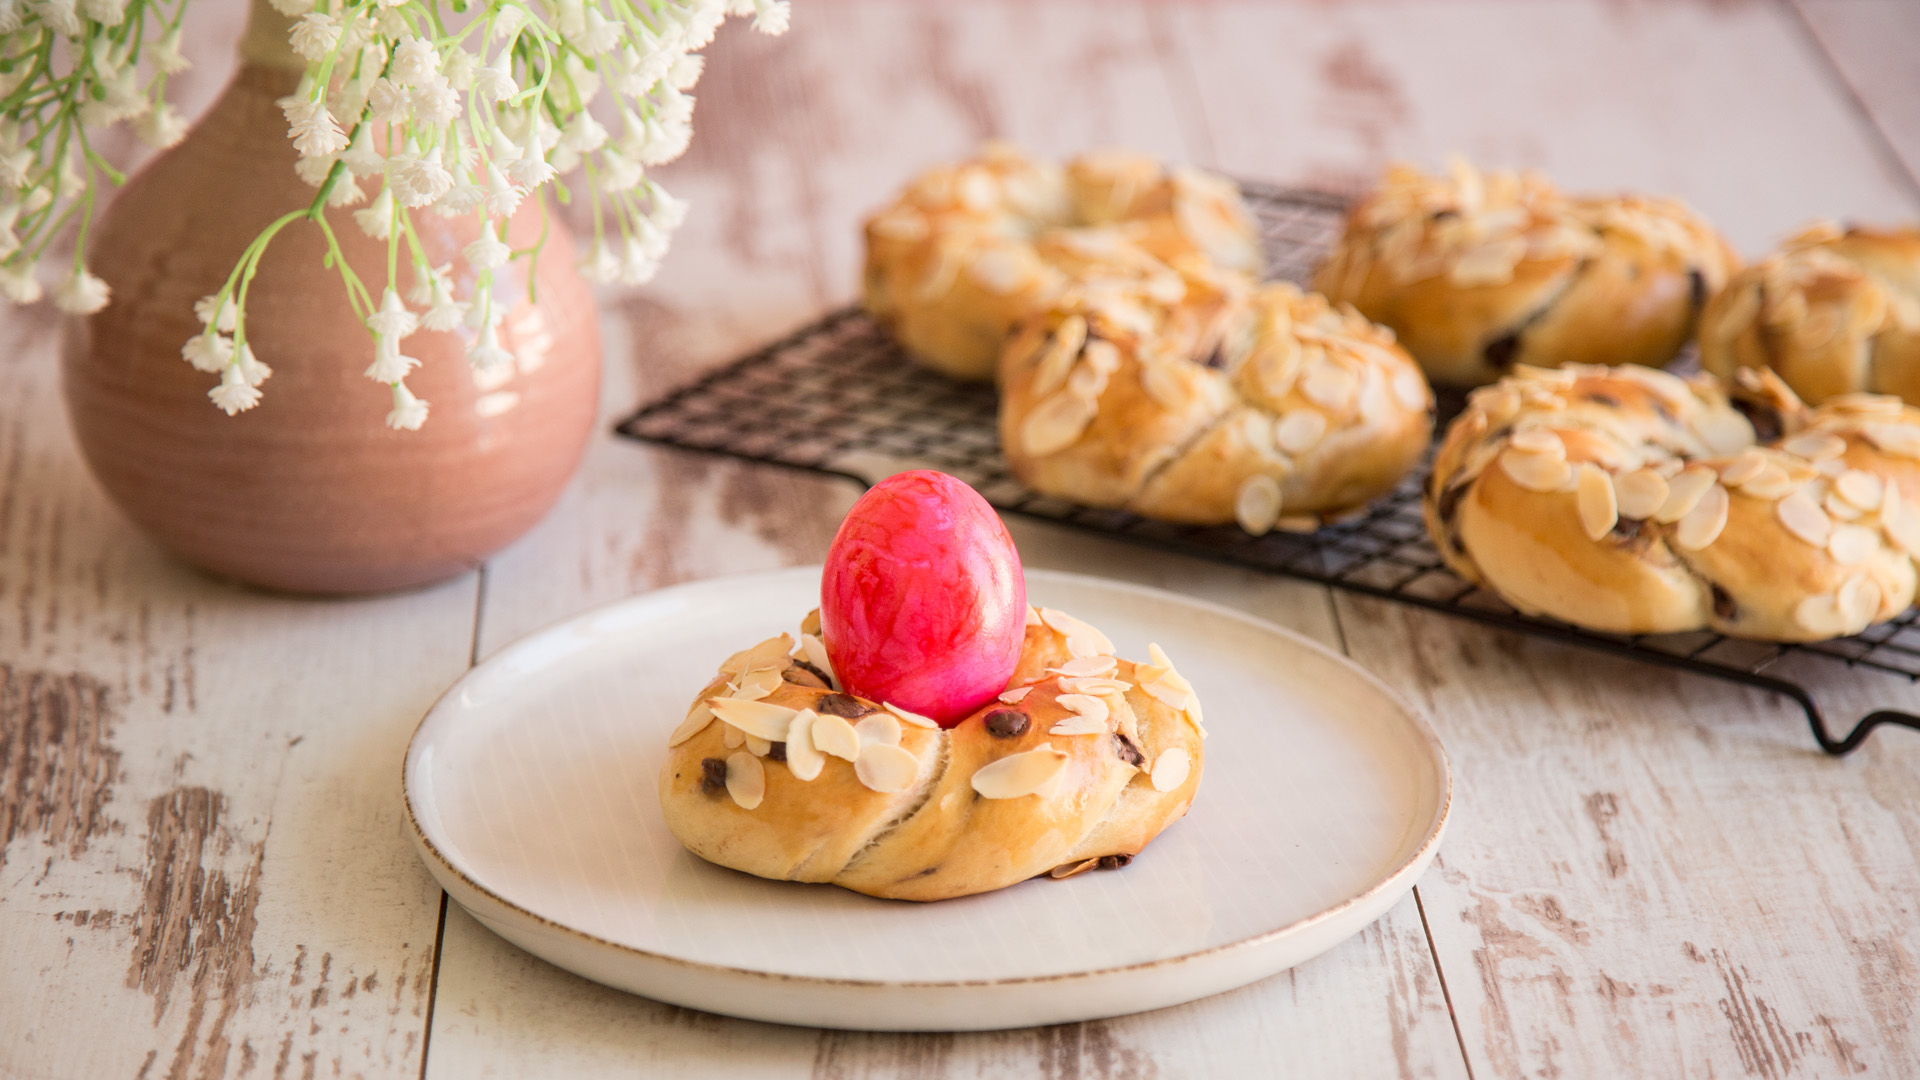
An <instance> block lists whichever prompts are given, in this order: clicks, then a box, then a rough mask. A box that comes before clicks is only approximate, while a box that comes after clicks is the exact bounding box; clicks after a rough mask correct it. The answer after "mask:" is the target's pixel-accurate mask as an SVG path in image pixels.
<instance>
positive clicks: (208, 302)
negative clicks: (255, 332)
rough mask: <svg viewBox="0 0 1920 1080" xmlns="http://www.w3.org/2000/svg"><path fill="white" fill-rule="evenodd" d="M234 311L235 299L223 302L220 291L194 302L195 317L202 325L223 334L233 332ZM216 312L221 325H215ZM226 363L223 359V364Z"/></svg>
mask: <svg viewBox="0 0 1920 1080" xmlns="http://www.w3.org/2000/svg"><path fill="white" fill-rule="evenodd" d="M233 311H234V303H233V301H232V300H228V301H226V302H225V303H222V302H221V301H220V294H219V293H211V294H209V295H207V296H203V297H201V298H200V299H198V300H195V301H194V302H193V317H194V318H196V319H199V320H200V325H201V326H206V327H211V328H213V329H216V330H219V331H220V332H221V333H223V334H231V333H233ZM216 314H217V315H219V317H220V325H219V326H217V327H216V326H213V321H214V316H215V315H216ZM224 363H225V362H224V361H222V364H223V365H224Z"/></svg>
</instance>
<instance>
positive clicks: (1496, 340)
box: [1314, 158, 1739, 386]
mask: <svg viewBox="0 0 1920 1080" xmlns="http://www.w3.org/2000/svg"><path fill="white" fill-rule="evenodd" d="M1738 264H1739V259H1738V257H1737V256H1736V255H1735V254H1734V253H1733V250H1732V249H1731V248H1730V247H1729V246H1728V245H1727V244H1726V242H1725V241H1724V240H1722V239H1721V238H1720V236H1719V234H1718V233H1716V232H1715V231H1714V230H1713V229H1712V227H1711V226H1709V225H1708V224H1707V223H1706V222H1705V221H1703V220H1702V219H1701V218H1700V217H1699V216H1698V215H1696V214H1694V213H1693V212H1692V211H1691V210H1689V209H1688V208H1687V207H1686V206H1685V205H1684V204H1683V203H1681V202H1679V201H1678V200H1673V199H1660V198H1652V197H1648V196H1642V195H1621V196H1610V197H1593V198H1579V197H1571V196H1567V195H1564V194H1562V193H1561V192H1560V191H1559V190H1557V189H1556V188H1555V187H1554V186H1553V185H1552V184H1551V183H1549V182H1548V181H1547V180H1546V179H1545V178H1544V177H1541V176H1540V175H1538V174H1536V173H1531V172H1524V173H1511V172H1485V173H1483V172H1480V171H1479V170H1476V169H1475V168H1473V166H1471V165H1469V164H1467V163H1466V162H1465V161H1463V160H1460V159H1458V158H1455V159H1454V160H1453V162H1452V163H1451V166H1450V169H1449V171H1448V172H1447V173H1446V174H1445V175H1439V176H1435V175H1429V174H1427V173H1424V172H1421V171H1420V170H1418V169H1416V168H1413V167H1411V166H1408V165H1395V166H1393V167H1391V168H1390V169H1389V170H1388V171H1387V175H1386V178H1385V179H1384V181H1383V182H1382V183H1381V186H1380V187H1379V189H1378V190H1376V191H1375V192H1374V193H1373V194H1371V195H1369V196H1368V197H1367V198H1366V199H1364V200H1362V201H1361V202H1360V203H1359V204H1357V205H1356V206H1355V207H1354V208H1353V211H1352V213H1351V214H1350V215H1349V217H1348V221H1347V226H1346V231H1345V233H1344V234H1343V235H1342V237H1341V239H1340V242H1339V244H1338V245H1337V246H1336V248H1335V249H1334V251H1333V254H1332V255H1331V256H1330V257H1329V258H1328V260H1327V262H1326V263H1325V264H1324V265H1323V266H1322V267H1321V269H1320V271H1319V273H1318V275H1317V276H1316V277H1315V279H1314V287H1315V288H1317V289H1319V290H1320V291H1321V292H1323V293H1325V294H1326V295H1327V297H1328V298H1329V299H1331V300H1334V301H1336V302H1342V301H1344V302H1348V303H1351V304H1353V306H1354V307H1355V308H1357V309H1359V311H1360V312H1361V313H1362V314H1364V315H1366V316H1367V317H1368V318H1370V319H1373V320H1374V321H1376V322H1380V323H1383V324H1385V325H1386V326H1389V327H1391V328H1392V329H1393V330H1394V332H1395V333H1396V334H1398V335H1399V339H1400V342H1401V344H1403V345H1404V346H1406V348H1407V350H1408V351H1409V352H1411V353H1412V354H1413V355H1414V357H1415V358H1416V359H1417V360H1419V362H1420V364H1421V365H1422V366H1423V367H1425V368H1426V370H1427V373H1428V374H1429V375H1430V376H1432V378H1433V380H1434V381H1435V382H1436V383H1443V384H1448V385H1458V386H1474V385H1480V384H1483V383H1488V382H1492V381H1493V380H1495V379H1497V378H1499V377H1500V376H1501V375H1503V374H1505V373H1506V371H1507V370H1508V369H1509V368H1511V367H1512V366H1514V365H1516V364H1528V365H1533V366H1540V367H1557V366H1560V365H1562V364H1579V363H1606V364H1620V363H1635V364H1644V365H1648V366H1652V367H1658V366H1661V365H1663V364H1665V363H1666V362H1667V361H1669V360H1671V359H1672V358H1673V356H1674V354H1676V353H1677V352H1679V350H1680V347H1681V346H1682V345H1684V344H1685V343H1686V341H1687V339H1688V338H1689V337H1690V336H1691V335H1692V333H1693V330H1694V324H1695V319H1696V316H1697V315H1698V313H1699V311H1700V308H1701V306H1702V305H1703V304H1705V302H1706V300H1707V298H1708V297H1709V296H1710V295H1712V294H1713V293H1714V292H1716V291H1717V290H1719V289H1720V287H1721V286H1722V285H1724V284H1725V283H1726V279H1727V275H1728V274H1729V273H1730V272H1731V271H1732V270H1733V269H1734V268H1735V267H1736V266H1738Z"/></svg>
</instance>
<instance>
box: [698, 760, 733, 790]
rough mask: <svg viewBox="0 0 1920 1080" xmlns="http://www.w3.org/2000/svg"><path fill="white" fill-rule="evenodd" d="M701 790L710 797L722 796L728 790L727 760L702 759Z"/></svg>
mask: <svg viewBox="0 0 1920 1080" xmlns="http://www.w3.org/2000/svg"><path fill="white" fill-rule="evenodd" d="M700 790H701V791H704V792H706V793H707V794H709V795H722V794H725V793H726V790H727V759H726V758H717V757H710V758H701V759H700Z"/></svg>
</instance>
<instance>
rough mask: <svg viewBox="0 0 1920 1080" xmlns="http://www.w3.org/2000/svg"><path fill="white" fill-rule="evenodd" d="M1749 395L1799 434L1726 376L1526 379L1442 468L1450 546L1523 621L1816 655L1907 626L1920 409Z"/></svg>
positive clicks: (1472, 426) (1919, 510)
mask: <svg viewBox="0 0 1920 1080" xmlns="http://www.w3.org/2000/svg"><path fill="white" fill-rule="evenodd" d="M1743 382H1744V384H1745V391H1746V393H1747V394H1748V395H1749V396H1750V397H1751V398H1752V399H1753V401H1752V402H1750V403H1748V404H1750V405H1751V407H1752V408H1754V409H1755V410H1756V414H1757V415H1764V416H1765V417H1766V419H1767V423H1766V424H1765V425H1764V426H1767V427H1772V426H1774V425H1776V424H1777V425H1778V427H1779V429H1780V431H1781V432H1782V433H1783V434H1782V435H1781V437H1780V438H1778V439H1776V440H1774V441H1772V442H1768V443H1762V442H1760V441H1758V440H1757V439H1756V438H1755V435H1754V429H1753V427H1752V425H1751V424H1750V423H1749V422H1748V420H1747V419H1746V417H1745V416H1744V415H1743V414H1742V413H1741V412H1740V411H1738V410H1736V409H1735V408H1734V407H1733V406H1732V405H1731V404H1730V403H1729V402H1728V400H1727V397H1726V395H1725V394H1724V393H1723V392H1722V391H1721V390H1720V389H1719V384H1717V383H1716V382H1714V381H1713V380H1712V379H1711V377H1709V376H1701V377H1700V378H1698V379H1696V380H1694V381H1692V382H1688V381H1683V380H1681V379H1679V378H1676V377H1674V376H1672V375H1668V374H1666V373H1665V372H1659V371H1652V370H1649V369H1645V368H1631V367H1622V368H1598V367H1578V368H1563V369H1560V370H1557V371H1548V370H1542V369H1535V368H1523V369H1521V370H1520V371H1518V372H1516V373H1515V374H1513V375H1511V376H1509V377H1508V378H1506V379H1504V380H1502V381H1501V382H1500V383H1498V384H1497V385H1494V386H1490V387H1486V388H1483V389H1481V390H1477V391H1475V392H1474V394H1473V396H1472V399H1471V401H1470V404H1469V405H1468V408H1467V410H1466V412H1464V413H1462V414H1461V415H1460V417H1459V418H1458V419H1456V420H1455V421H1454V423H1453V426H1452V427H1450V428H1449V429H1448V431H1447V436H1446V439H1445V440H1444V441H1443V442H1442V443H1441V446H1440V450H1439V452H1438V454H1437V455H1436V457H1435V460H1434V467H1433V475H1432V477H1431V479H1430V481H1429V486H1428V489H1427V500H1426V516H1427V527H1428V530H1429V531H1430V532H1431V533H1432V535H1433V540H1434V544H1435V545H1436V546H1437V547H1438V548H1439V549H1440V552H1441V554H1442V555H1443V556H1444V557H1445V558H1446V560H1447V562H1448V564H1449V565H1450V566H1452V567H1453V568H1454V570H1456V571H1458V572H1459V573H1460V574H1461V575H1463V576H1465V577H1466V578H1468V579H1469V580H1472V581H1474V582H1476V583H1479V584H1481V585H1484V586H1486V587H1487V588H1489V589H1491V590H1493V591H1494V592H1495V593H1498V594H1499V595H1500V596H1501V597H1502V598H1504V599H1505V600H1506V601H1507V602H1508V603H1510V604H1512V605H1513V606H1514V607H1515V608H1517V609H1519V610H1520V611H1522V612H1525V613H1527V614H1533V615H1547V616H1551V617H1553V618H1556V619H1560V620H1562V621H1565V622H1569V623H1573V624H1575V625H1577V626H1583V627H1586V628H1588V629H1592V630H1601V631H1606V632H1612V633H1676V632H1681V631H1691V630H1699V629H1702V628H1710V629H1713V630H1716V631H1719V632H1720V633H1723V634H1730V635H1733V636H1735V637H1744V638H1754V639H1759V640H1766V641H1817V640H1822V639H1825V638H1832V637H1840V636H1844V635H1847V634H1855V633H1859V632H1860V631H1861V630H1864V629H1866V627H1867V626H1869V625H1871V624H1872V623H1875V622H1879V621H1881V620H1884V619H1890V618H1892V617H1893V616H1895V615H1898V614H1899V613H1900V612H1902V611H1905V610H1906V609H1907V608H1908V606H1910V605H1911V604H1912V603H1913V600H1914V590H1915V586H1916V581H1917V580H1920V578H1917V577H1916V570H1915V566H1914V558H1915V557H1916V556H1920V409H1914V408H1911V407H1907V406H1904V405H1902V404H1901V402H1900V401H1899V399H1897V398H1891V397H1875V396H1868V395H1848V396H1842V397H1838V398H1834V399H1831V400H1829V401H1828V402H1827V403H1826V404H1824V405H1822V406H1820V407H1818V408H1814V409H1809V408H1807V407H1806V406H1804V405H1802V404H1801V403H1800V401H1799V400H1798V399H1797V398H1796V397H1794V395H1793V393H1792V391H1791V390H1788V389H1787V388H1786V386H1785V385H1784V384H1782V383H1781V382H1780V381H1779V380H1778V379H1777V378H1775V377H1774V376H1773V375H1772V374H1771V373H1763V374H1760V375H1753V374H1752V373H1749V374H1748V376H1747V377H1746V378H1745V379H1744V380H1743Z"/></svg>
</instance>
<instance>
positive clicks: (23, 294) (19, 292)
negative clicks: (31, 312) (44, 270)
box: [0, 265, 41, 304]
mask: <svg viewBox="0 0 1920 1080" xmlns="http://www.w3.org/2000/svg"><path fill="white" fill-rule="evenodd" d="M40 293H41V289H40V279H39V278H38V277H36V276H35V275H34V272H33V267H32V266H31V265H28V266H0V295H5V296H6V298H7V299H8V300H11V301H13V302H14V303H16V304H31V303H33V302H34V301H36V300H38V299H40Z"/></svg>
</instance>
